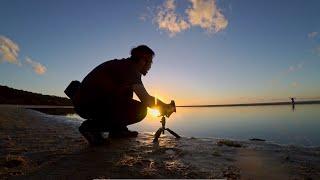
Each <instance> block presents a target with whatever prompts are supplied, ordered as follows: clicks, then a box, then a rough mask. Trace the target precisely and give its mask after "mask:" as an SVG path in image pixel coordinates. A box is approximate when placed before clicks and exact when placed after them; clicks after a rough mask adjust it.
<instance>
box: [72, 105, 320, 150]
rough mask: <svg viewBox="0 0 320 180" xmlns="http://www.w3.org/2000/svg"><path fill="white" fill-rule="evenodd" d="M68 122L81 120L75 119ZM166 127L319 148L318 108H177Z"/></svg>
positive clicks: (148, 121) (145, 128)
mask: <svg viewBox="0 0 320 180" xmlns="http://www.w3.org/2000/svg"><path fill="white" fill-rule="evenodd" d="M67 117H68V118H74V119H78V120H79V119H80V120H81V118H79V117H77V116H74V115H68V116H67ZM160 119H161V118H160V117H154V116H152V115H151V114H148V115H147V117H146V118H145V119H144V120H143V121H141V122H140V123H137V124H134V125H130V126H129V129H131V130H138V131H141V132H155V131H156V130H157V129H158V128H159V127H160V126H161V123H160ZM166 122H167V123H166V127H168V128H170V129H171V130H174V131H175V132H176V133H178V134H179V135H181V136H186V137H195V138H204V137H205V138H207V137H214V138H229V139H236V140H248V139H250V138H260V139H265V140H266V141H271V142H274V143H278V144H293V145H303V146H320V105H319V104H316V105H296V106H295V109H293V108H292V106H290V105H275V106H238V107H199V108H198V107H190V108H186V107H185V108H177V112H176V113H174V114H172V115H171V116H170V118H168V119H167V121H166Z"/></svg>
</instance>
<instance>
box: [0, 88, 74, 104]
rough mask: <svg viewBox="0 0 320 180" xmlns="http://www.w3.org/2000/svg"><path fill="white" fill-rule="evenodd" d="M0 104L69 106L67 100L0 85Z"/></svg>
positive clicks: (68, 100) (69, 101)
mask: <svg viewBox="0 0 320 180" xmlns="http://www.w3.org/2000/svg"><path fill="white" fill-rule="evenodd" d="M0 104H19V105H53V106H71V105H72V102H71V100H70V99H68V98H64V97H58V96H51V95H43V94H40V93H33V92H28V91H24V90H18V89H14V88H10V87H8V86H2V85H0Z"/></svg>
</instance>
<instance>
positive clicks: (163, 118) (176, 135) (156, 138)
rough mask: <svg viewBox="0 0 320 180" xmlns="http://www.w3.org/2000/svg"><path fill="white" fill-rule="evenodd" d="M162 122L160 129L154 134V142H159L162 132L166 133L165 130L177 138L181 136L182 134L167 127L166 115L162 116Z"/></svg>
mask: <svg viewBox="0 0 320 180" xmlns="http://www.w3.org/2000/svg"><path fill="white" fill-rule="evenodd" d="M160 122H161V124H162V126H161V127H160V128H159V129H158V131H157V132H156V134H155V135H154V139H153V142H158V138H159V137H160V135H161V133H162V134H164V131H165V130H167V131H168V132H169V133H170V134H172V135H173V136H175V137H176V138H180V136H179V135H178V134H177V133H175V132H173V131H172V130H171V129H169V128H166V118H165V117H164V116H162V118H161V121H160Z"/></svg>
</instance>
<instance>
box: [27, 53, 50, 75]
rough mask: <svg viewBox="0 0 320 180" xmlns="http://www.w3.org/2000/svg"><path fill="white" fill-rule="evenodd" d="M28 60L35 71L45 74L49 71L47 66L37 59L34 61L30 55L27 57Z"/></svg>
mask: <svg viewBox="0 0 320 180" xmlns="http://www.w3.org/2000/svg"><path fill="white" fill-rule="evenodd" d="M26 62H27V64H30V65H31V66H32V68H33V70H34V72H35V73H37V74H39V75H41V74H44V73H45V72H46V71H47V68H46V67H45V66H44V65H42V64H40V63H38V62H36V61H33V60H32V59H30V58H29V57H26Z"/></svg>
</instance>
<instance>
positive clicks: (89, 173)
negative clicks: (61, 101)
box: [0, 106, 320, 179]
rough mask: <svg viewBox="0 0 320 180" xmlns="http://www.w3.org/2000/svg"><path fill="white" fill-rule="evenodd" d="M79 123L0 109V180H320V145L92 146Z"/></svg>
mask: <svg viewBox="0 0 320 180" xmlns="http://www.w3.org/2000/svg"><path fill="white" fill-rule="evenodd" d="M78 125H79V123H78V122H72V121H70V122H66V121H64V120H62V118H59V117H57V116H51V115H46V114H43V113H40V112H37V111H34V110H29V109H24V108H21V107H15V106H0V179H7V178H9V179H93V178H227V179H320V148H319V147H317V148H303V147H294V146H280V145H276V144H269V143H266V142H260V141H230V140H221V139H220V140H219V139H211V138H210V139H197V138H186V137H184V138H182V139H180V140H176V139H174V138H172V137H171V136H164V137H163V136H162V137H161V139H160V143H159V144H154V143H152V139H153V136H152V134H149V133H143V132H141V133H140V135H139V136H138V137H137V138H135V139H124V140H111V142H110V144H109V145H108V146H103V147H89V146H88V145H87V144H86V142H85V140H84V139H83V138H82V137H81V136H80V134H79V133H78V131H77V126H78Z"/></svg>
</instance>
